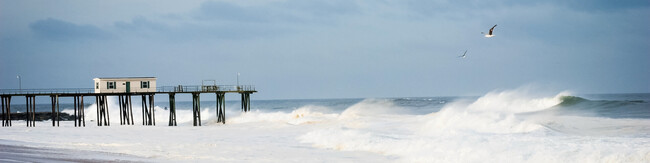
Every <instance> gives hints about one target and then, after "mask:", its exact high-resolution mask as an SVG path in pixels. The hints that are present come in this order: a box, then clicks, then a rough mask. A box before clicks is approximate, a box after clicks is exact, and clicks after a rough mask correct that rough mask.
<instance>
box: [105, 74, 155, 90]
mask: <svg viewBox="0 0 650 163" xmlns="http://www.w3.org/2000/svg"><path fill="white" fill-rule="evenodd" d="M93 80H94V81H95V93H138V92H156V77H116V78H94V79H93Z"/></svg>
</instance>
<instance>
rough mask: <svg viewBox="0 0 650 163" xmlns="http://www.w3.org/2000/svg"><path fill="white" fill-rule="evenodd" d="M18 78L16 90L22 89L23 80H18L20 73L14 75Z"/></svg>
mask: <svg viewBox="0 0 650 163" xmlns="http://www.w3.org/2000/svg"><path fill="white" fill-rule="evenodd" d="M16 78H18V90H23V82H22V81H21V80H20V75H18V76H16Z"/></svg>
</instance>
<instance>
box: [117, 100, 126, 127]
mask: <svg viewBox="0 0 650 163" xmlns="http://www.w3.org/2000/svg"><path fill="white" fill-rule="evenodd" d="M123 99H124V96H123V95H118V96H117V105H119V106H120V111H119V112H120V125H124V121H125V120H124V102H123V101H122V100H123Z"/></svg>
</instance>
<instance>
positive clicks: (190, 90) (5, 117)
mask: <svg viewBox="0 0 650 163" xmlns="http://www.w3.org/2000/svg"><path fill="white" fill-rule="evenodd" d="M127 83H128V82H127ZM147 84H148V82H147ZM127 86H128V84H127ZM154 86H155V85H154ZM98 88H99V87H98ZM98 88H96V89H98ZM155 88H156V89H155V91H146V92H138V91H137V90H136V91H130V90H129V89H127V91H125V92H123V91H122V92H121V91H115V92H101V93H97V91H96V89H93V88H71V89H0V104H1V106H0V107H1V108H2V113H1V114H2V116H1V117H0V118H1V119H2V126H3V127H9V126H12V124H11V118H12V117H11V102H12V101H11V99H12V97H14V96H24V97H25V99H26V100H25V105H26V111H25V113H24V114H25V116H26V118H25V120H26V121H27V127H35V126H36V123H35V121H36V120H37V119H36V113H35V112H36V110H35V109H36V104H35V102H36V97H37V96H49V97H50V98H51V101H52V113H51V114H50V115H51V119H52V126H59V124H60V121H61V111H60V109H59V98H63V97H72V98H73V99H74V100H73V101H74V115H73V116H72V117H73V120H74V126H75V127H85V126H86V119H85V115H84V113H85V111H84V109H85V108H84V97H88V96H91V97H95V103H96V104H97V108H96V109H97V110H96V111H97V126H110V124H111V123H110V118H111V117H110V116H109V109H108V101H107V97H108V96H117V98H118V105H119V113H120V117H119V119H120V125H134V122H133V120H134V119H133V118H134V117H133V109H132V107H133V105H132V104H133V103H132V101H131V97H132V96H141V97H142V110H141V111H142V125H147V126H155V125H156V114H155V110H154V95H157V94H167V95H168V96H169V123H168V126H176V125H177V123H176V99H175V96H176V95H177V94H191V95H192V103H193V104H192V106H193V107H192V112H193V118H192V119H193V123H192V124H193V125H194V126H201V99H200V95H201V94H206V93H210V94H211V93H213V94H216V117H217V122H218V123H222V124H225V123H226V115H225V108H226V104H225V102H226V101H225V95H226V94H239V95H240V96H241V111H242V112H249V111H250V95H251V94H253V93H256V92H257V91H256V90H255V87H254V86H252V85H194V86H182V85H179V86H163V87H155ZM21 114H23V113H21ZM113 118H115V117H113ZM66 119H67V118H66Z"/></svg>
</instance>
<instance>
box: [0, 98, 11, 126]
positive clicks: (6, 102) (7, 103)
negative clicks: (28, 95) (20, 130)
mask: <svg viewBox="0 0 650 163" xmlns="http://www.w3.org/2000/svg"><path fill="white" fill-rule="evenodd" d="M0 101H2V102H1V103H2V127H9V126H11V96H0Z"/></svg>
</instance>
